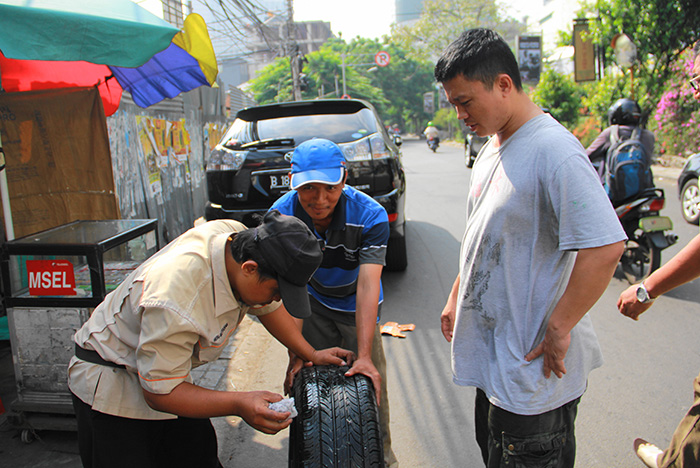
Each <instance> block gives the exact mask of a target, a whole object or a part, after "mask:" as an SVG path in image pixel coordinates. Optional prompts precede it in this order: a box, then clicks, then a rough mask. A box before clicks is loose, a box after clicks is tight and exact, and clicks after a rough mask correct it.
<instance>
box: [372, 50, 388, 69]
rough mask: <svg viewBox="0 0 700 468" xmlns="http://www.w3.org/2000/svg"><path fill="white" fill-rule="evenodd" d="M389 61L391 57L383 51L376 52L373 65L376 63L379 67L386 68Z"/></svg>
mask: <svg viewBox="0 0 700 468" xmlns="http://www.w3.org/2000/svg"><path fill="white" fill-rule="evenodd" d="M390 61H391V56H390V55H389V53H388V52H384V51H383V50H381V51H379V52H377V54H376V55H375V56H374V63H376V64H377V65H379V66H380V67H386V66H387V65H389V62H390Z"/></svg>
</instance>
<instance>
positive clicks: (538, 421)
mask: <svg viewBox="0 0 700 468" xmlns="http://www.w3.org/2000/svg"><path fill="white" fill-rule="evenodd" d="M579 400H580V398H577V399H575V400H573V401H570V402H569V403H567V404H565V405H564V406H561V407H559V408H557V409H554V410H552V411H548V412H546V413H542V414H537V415H532V416H523V415H520V414H515V413H511V412H509V411H506V410H504V409H501V408H498V407H497V406H494V405H492V404H491V403H490V402H489V400H488V398H487V397H486V394H485V393H484V392H483V391H482V390H481V389H477V390H476V398H475V402H474V415H475V418H474V419H475V429H476V441H477V443H478V444H479V447H480V448H481V456H482V457H483V459H484V464H485V465H486V467H487V468H503V467H509V468H535V467H536V468H573V466H574V460H575V458H576V438H575V435H574V421H575V420H576V412H577V410H578V403H579Z"/></svg>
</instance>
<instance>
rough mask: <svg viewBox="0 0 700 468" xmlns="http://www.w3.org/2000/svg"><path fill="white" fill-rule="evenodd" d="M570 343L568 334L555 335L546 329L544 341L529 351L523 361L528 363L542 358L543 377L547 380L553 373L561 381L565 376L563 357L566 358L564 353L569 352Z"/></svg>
mask: <svg viewBox="0 0 700 468" xmlns="http://www.w3.org/2000/svg"><path fill="white" fill-rule="evenodd" d="M570 343H571V334H570V333H566V334H564V335H557V334H556V333H555V332H553V331H551V330H550V329H549V328H548V329H547V332H546V333H545V335H544V340H542V343H540V344H539V345H537V347H536V348H535V349H533V350H532V351H530V352H529V353H528V354H527V355H526V356H525V360H527V361H528V362H530V361H532V360H533V359H536V358H537V357H539V356H544V364H543V370H544V377H545V378H546V379H548V378H549V377H550V375H552V372H554V375H556V376H557V377H559V378H560V379H561V378H562V377H563V376H564V374H566V367H565V366H564V357H566V352H567V351H568V350H569V344H570Z"/></svg>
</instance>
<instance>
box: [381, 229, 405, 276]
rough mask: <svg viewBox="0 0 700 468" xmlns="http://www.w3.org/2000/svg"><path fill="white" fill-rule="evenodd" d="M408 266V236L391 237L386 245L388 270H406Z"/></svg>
mask: <svg viewBox="0 0 700 468" xmlns="http://www.w3.org/2000/svg"><path fill="white" fill-rule="evenodd" d="M407 266H408V256H407V255H406V236H405V235H403V236H398V237H391V238H390V239H389V244H388V245H387V246H386V267H385V269H386V270H388V271H404V270H405V269H406V267H407Z"/></svg>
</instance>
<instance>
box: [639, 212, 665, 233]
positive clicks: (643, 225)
mask: <svg viewBox="0 0 700 468" xmlns="http://www.w3.org/2000/svg"><path fill="white" fill-rule="evenodd" d="M639 229H641V230H642V231H644V232H655V231H666V230H667V229H673V221H671V218H669V217H668V216H649V217H648V218H642V219H640V220H639Z"/></svg>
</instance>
